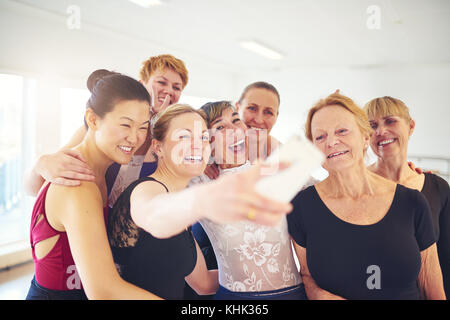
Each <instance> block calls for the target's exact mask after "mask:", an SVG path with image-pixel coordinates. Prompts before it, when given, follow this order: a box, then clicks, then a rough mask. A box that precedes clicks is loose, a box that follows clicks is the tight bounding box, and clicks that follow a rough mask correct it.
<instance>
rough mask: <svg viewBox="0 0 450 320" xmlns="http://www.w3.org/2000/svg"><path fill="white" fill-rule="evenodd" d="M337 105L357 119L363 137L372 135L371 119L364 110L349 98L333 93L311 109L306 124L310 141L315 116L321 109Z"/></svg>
mask: <svg viewBox="0 0 450 320" xmlns="http://www.w3.org/2000/svg"><path fill="white" fill-rule="evenodd" d="M335 105H337V106H340V107H343V108H344V109H346V110H348V111H349V112H351V113H352V114H353V116H354V117H355V120H356V124H357V125H358V127H359V129H360V131H361V133H362V134H363V135H369V136H370V134H371V133H372V128H371V127H370V124H369V119H368V118H367V115H366V113H365V112H364V110H363V109H361V108H360V107H358V105H357V104H356V103H355V102H354V101H353V100H352V99H350V98H349V97H346V96H344V95H342V94H340V93H333V94H330V95H329V96H328V97H326V98H325V99H321V100H319V101H318V102H317V103H316V104H315V105H314V106H313V107H312V108H311V109H309V112H308V116H307V118H306V124H305V134H306V137H307V138H308V139H309V140H311V141H312V132H311V122H312V118H313V116H314V114H315V113H316V112H317V111H319V110H320V109H323V108H325V107H328V106H335Z"/></svg>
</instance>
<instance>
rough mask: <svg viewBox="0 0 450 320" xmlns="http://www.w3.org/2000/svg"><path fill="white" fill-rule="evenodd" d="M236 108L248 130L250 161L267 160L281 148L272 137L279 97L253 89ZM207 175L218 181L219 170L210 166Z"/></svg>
mask: <svg viewBox="0 0 450 320" xmlns="http://www.w3.org/2000/svg"><path fill="white" fill-rule="evenodd" d="M235 107H236V111H237V112H238V113H239V116H240V118H241V120H242V121H243V122H244V124H245V125H246V127H247V129H248V131H247V133H248V138H247V139H248V145H249V150H250V152H249V154H248V159H249V161H250V162H251V163H254V162H255V161H258V160H261V161H262V160H265V159H266V158H267V157H268V156H270V154H271V153H272V151H273V150H275V149H277V148H278V147H279V146H280V142H279V141H278V140H277V139H276V138H274V137H273V136H271V135H270V132H271V130H272V128H273V126H274V125H275V123H276V121H277V118H278V114H279V101H278V97H277V95H276V94H275V93H273V92H272V91H270V90H267V89H261V88H252V89H250V90H248V92H247V93H246V94H245V96H244V98H243V99H242V101H241V102H239V101H238V102H236V104H235ZM205 174H206V175H207V176H208V177H209V178H211V179H217V177H218V176H219V170H218V168H217V166H216V165H210V166H208V167H207V169H206V170H205Z"/></svg>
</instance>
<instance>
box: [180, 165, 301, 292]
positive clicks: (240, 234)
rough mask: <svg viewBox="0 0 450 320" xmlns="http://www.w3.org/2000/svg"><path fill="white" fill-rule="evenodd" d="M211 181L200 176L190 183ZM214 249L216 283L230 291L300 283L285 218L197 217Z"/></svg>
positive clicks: (230, 171)
mask: <svg viewBox="0 0 450 320" xmlns="http://www.w3.org/2000/svg"><path fill="white" fill-rule="evenodd" d="M249 167H250V163H249V162H247V163H246V164H244V165H242V166H240V167H237V168H232V169H226V170H220V174H221V175H223V174H231V173H234V172H237V171H243V170H246V169H248V168H249ZM207 181H210V179H209V178H208V177H207V176H205V175H203V176H200V177H197V178H194V179H193V180H192V181H191V182H190V184H189V185H193V184H198V183H203V182H207ZM200 223H201V225H202V226H203V228H204V229H205V232H206V233H207V235H208V237H209V240H210V241H211V244H212V246H213V249H214V253H215V255H216V258H217V263H218V268H219V283H220V285H221V286H223V287H225V288H227V289H228V290H230V291H270V290H277V289H282V288H286V287H290V286H294V285H297V284H299V283H301V276H300V274H299V272H298V270H297V266H296V264H295V260H294V256H293V250H292V246H291V241H290V237H289V232H288V227H287V220H286V218H283V219H282V220H281V221H280V223H279V224H278V225H277V226H275V227H266V226H262V225H259V224H256V223H252V222H250V221H243V222H237V223H230V224H218V223H215V222H212V221H210V220H208V219H202V220H200Z"/></svg>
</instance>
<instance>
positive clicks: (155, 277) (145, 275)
mask: <svg viewBox="0 0 450 320" xmlns="http://www.w3.org/2000/svg"><path fill="white" fill-rule="evenodd" d="M145 181H154V182H156V183H159V184H161V185H162V186H163V187H164V188H165V189H166V191H167V192H169V191H168V189H167V187H166V186H165V185H164V184H163V183H161V182H159V181H158V180H156V179H154V178H151V177H143V178H141V179H139V180H136V181H135V182H133V183H131V184H130V186H128V188H127V189H125V191H124V192H123V193H122V194H121V195H120V197H119V198H118V199H117V201H116V203H115V205H114V207H113V209H112V210H111V211H110V213H109V218H108V238H109V243H110V245H111V249H112V253H113V257H114V262H115V263H116V266H117V268H118V269H119V273H120V275H121V276H122V278H123V279H124V280H125V281H128V282H130V283H132V284H134V285H136V286H138V287H140V288H143V289H145V290H148V291H150V292H152V293H154V294H156V295H158V296H159V297H161V298H164V299H183V291H184V283H185V282H184V278H185V277H186V276H187V275H189V274H190V273H191V272H192V271H193V270H194V267H195V264H196V262H197V251H196V248H195V242H194V238H193V236H192V233H191V231H190V230H186V231H183V232H181V233H180V234H178V235H176V236H173V237H170V238H167V239H158V238H155V237H153V236H152V235H151V234H150V233H148V232H146V231H145V230H143V229H141V228H139V227H138V226H136V224H135V223H134V222H133V220H132V218H131V214H130V196H131V193H132V192H133V190H134V188H135V187H136V186H137V185H138V184H139V183H142V182H145Z"/></svg>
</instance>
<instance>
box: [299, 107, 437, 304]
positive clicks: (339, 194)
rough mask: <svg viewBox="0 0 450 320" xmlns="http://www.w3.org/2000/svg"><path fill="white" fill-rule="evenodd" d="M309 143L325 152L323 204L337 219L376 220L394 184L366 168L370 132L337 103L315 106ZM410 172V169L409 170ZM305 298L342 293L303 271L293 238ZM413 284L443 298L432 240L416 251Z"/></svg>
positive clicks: (389, 199)
mask: <svg viewBox="0 0 450 320" xmlns="http://www.w3.org/2000/svg"><path fill="white" fill-rule="evenodd" d="M311 131H312V138H313V142H314V144H315V145H316V146H317V147H318V148H319V149H320V150H321V151H322V152H323V153H324V154H325V156H326V160H325V163H324V165H323V166H324V168H325V169H326V170H327V171H328V173H329V176H328V178H326V179H325V180H324V181H322V182H320V183H318V184H317V185H316V186H315V187H316V190H317V192H318V194H319V196H320V198H321V200H322V201H323V202H324V203H325V205H326V206H327V207H328V208H329V209H330V211H331V212H332V213H333V214H334V215H336V216H337V217H338V218H339V219H341V220H343V221H346V222H348V223H352V224H359V225H371V224H375V223H377V222H378V221H380V220H381V219H383V217H384V216H385V215H386V213H387V211H388V209H389V207H390V205H391V203H392V201H393V198H394V194H395V189H396V184H395V183H394V182H392V181H389V180H387V179H384V178H383V177H381V176H379V175H377V174H375V173H373V172H371V171H369V170H368V169H367V168H366V167H365V165H364V156H363V154H364V152H363V151H364V150H366V149H367V147H368V144H369V139H370V137H369V135H368V134H366V135H364V134H363V133H362V131H361V130H360V129H359V127H358V125H357V123H356V120H355V118H354V116H353V114H352V113H350V112H349V111H347V110H346V109H344V108H343V107H340V106H327V107H324V108H322V109H320V110H318V111H317V112H316V113H315V114H314V116H313V118H312V122H311ZM408 170H409V171H411V170H410V169H408ZM294 247H295V251H296V253H297V256H298V259H299V262H300V264H301V273H302V277H303V281H304V284H305V289H306V293H307V296H308V298H309V299H327V300H334V299H336V300H340V299H344V297H340V296H338V295H335V294H334V293H332V292H328V291H326V290H324V289H322V288H320V287H319V286H318V285H317V284H316V282H315V281H314V279H313V278H312V276H311V274H310V273H309V270H308V262H307V258H306V256H307V255H306V254H307V249H306V248H303V247H301V246H299V245H298V244H297V243H295V241H294ZM421 258H422V264H421V269H420V273H419V276H418V279H417V280H418V286H419V289H420V291H421V294H422V296H423V297H424V298H426V299H445V294H444V289H443V284H442V274H441V270H440V266H439V263H438V258H437V251H436V244H433V245H432V246H430V247H429V248H427V249H425V250H423V251H422V252H421Z"/></svg>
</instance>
